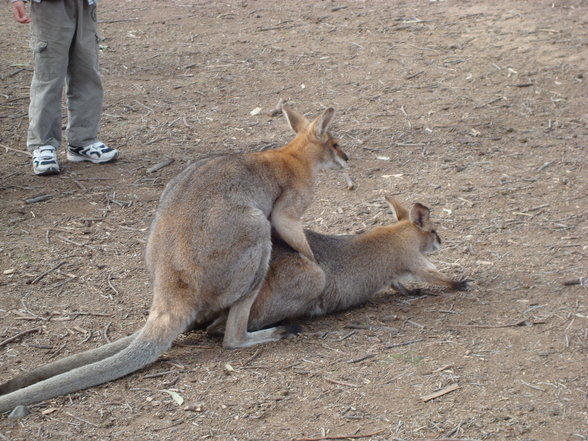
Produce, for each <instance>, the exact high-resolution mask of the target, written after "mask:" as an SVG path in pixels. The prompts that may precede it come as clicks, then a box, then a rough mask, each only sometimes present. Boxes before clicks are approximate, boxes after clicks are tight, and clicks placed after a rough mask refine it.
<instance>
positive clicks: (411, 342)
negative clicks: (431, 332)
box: [384, 338, 425, 349]
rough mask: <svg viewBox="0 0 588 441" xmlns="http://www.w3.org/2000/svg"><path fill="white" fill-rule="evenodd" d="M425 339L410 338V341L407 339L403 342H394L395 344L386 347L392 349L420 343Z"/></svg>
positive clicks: (385, 347)
mask: <svg viewBox="0 0 588 441" xmlns="http://www.w3.org/2000/svg"><path fill="white" fill-rule="evenodd" d="M424 340H425V339H424V338H419V339H418V340H410V341H405V342H403V343H394V344H393V345H388V346H384V349H392V348H397V347H400V346H408V345H412V344H414V343H419V342H421V341H424Z"/></svg>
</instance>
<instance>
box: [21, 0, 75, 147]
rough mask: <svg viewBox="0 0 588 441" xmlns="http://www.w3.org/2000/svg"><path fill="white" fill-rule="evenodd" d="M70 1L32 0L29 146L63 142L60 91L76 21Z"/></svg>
mask: <svg viewBox="0 0 588 441" xmlns="http://www.w3.org/2000/svg"><path fill="white" fill-rule="evenodd" d="M69 3H70V1H59V2H54V1H44V2H40V3H36V2H31V17H32V19H33V21H32V23H31V32H32V38H31V47H32V49H33V56H34V73H33V79H32V82H31V96H30V100H31V101H30V105H29V130H28V134H27V146H28V148H29V150H31V151H33V150H34V149H35V148H37V147H39V146H42V145H52V146H54V147H59V145H60V143H61V94H62V91H63V83H64V81H65V76H66V71H67V64H68V53H69V47H70V43H71V40H72V37H73V35H74V33H75V23H72V20H71V14H70V13H68V10H67V6H68V4H69Z"/></svg>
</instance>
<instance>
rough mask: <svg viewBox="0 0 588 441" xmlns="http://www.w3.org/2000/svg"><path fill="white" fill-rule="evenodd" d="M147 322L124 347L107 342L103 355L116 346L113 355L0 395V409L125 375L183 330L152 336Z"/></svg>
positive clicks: (152, 358)
mask: <svg viewBox="0 0 588 441" xmlns="http://www.w3.org/2000/svg"><path fill="white" fill-rule="evenodd" d="M148 325H149V321H148V323H147V324H146V325H145V327H143V329H142V330H141V331H139V332H138V333H136V334H134V336H135V335H136V336H135V337H134V339H133V338H132V337H133V336H131V337H127V338H128V339H130V340H131V341H130V342H129V343H128V345H127V346H126V347H124V348H123V349H120V346H118V347H117V343H118V342H120V340H119V341H117V342H114V344H112V345H107V346H106V348H107V349H106V350H105V352H103V353H102V355H104V354H105V353H108V352H109V351H111V350H113V349H117V348H118V349H119V351H118V352H115V353H114V354H113V355H110V356H106V357H105V358H102V359H100V360H99V361H96V362H93V363H91V364H87V365H83V366H79V367H76V368H74V369H71V370H67V371H65V372H63V373H60V374H59V375H56V376H54V377H51V378H47V379H45V380H42V381H39V382H37V383H35V384H32V385H30V386H27V387H24V388H23V389H18V390H16V391H14V392H11V393H8V394H6V395H2V396H0V412H6V411H8V410H11V409H13V408H14V407H16V406H18V405H27V404H32V403H38V402H40V401H44V400H48V399H50V398H54V397H56V396H59V395H65V394H68V393H72V392H76V391H79V390H82V389H86V388H88V387H92V386H97V385H99V384H102V383H106V382H108V381H112V380H116V379H117V378H120V377H123V376H125V375H128V374H130V373H131V372H134V371H137V370H139V369H141V368H142V367H144V366H146V365H148V364H150V363H152V362H154V361H155V360H157V358H158V357H159V356H160V355H161V354H162V353H163V352H165V351H166V350H167V349H169V347H170V346H171V344H172V342H173V340H174V339H175V337H176V336H177V335H178V334H179V333H180V332H182V331H183V329H181V330H177V332H168V333H166V334H167V335H166V336H161V335H157V337H158V338H156V339H151V338H149V336H152V335H156V334H153V333H150V332H146V330H147V327H148ZM174 331H176V330H174ZM122 340H123V343H121V346H124V345H125V344H126V343H127V342H126V341H124V340H125V339H122Z"/></svg>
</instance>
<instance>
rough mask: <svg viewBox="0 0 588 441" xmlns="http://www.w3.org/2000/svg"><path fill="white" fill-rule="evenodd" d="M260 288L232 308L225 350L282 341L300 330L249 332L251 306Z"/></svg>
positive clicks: (281, 329)
mask: <svg viewBox="0 0 588 441" xmlns="http://www.w3.org/2000/svg"><path fill="white" fill-rule="evenodd" d="M260 288H261V287H257V288H256V289H255V291H254V292H253V293H252V294H250V295H248V296H246V297H243V298H241V299H239V300H238V301H237V302H235V303H234V304H233V305H232V306H231V307H230V309H229V314H228V317H227V320H226V326H225V336H224V339H223V346H224V347H225V348H229V349H236V348H245V347H248V346H253V345H257V344H260V343H268V342H271V341H277V340H281V339H283V338H284V337H287V336H288V335H292V334H296V333H297V331H298V328H294V327H292V328H291V327H287V326H276V327H273V328H268V329H262V330H261V331H253V332H249V331H247V322H248V321H249V312H250V311H251V305H253V302H254V301H255V297H256V296H257V294H258V292H259V290H260ZM219 324H220V323H219Z"/></svg>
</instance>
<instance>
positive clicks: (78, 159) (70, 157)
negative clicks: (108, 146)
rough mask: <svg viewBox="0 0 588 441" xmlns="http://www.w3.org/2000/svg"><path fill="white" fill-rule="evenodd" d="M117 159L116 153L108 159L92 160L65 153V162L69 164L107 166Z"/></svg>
mask: <svg viewBox="0 0 588 441" xmlns="http://www.w3.org/2000/svg"><path fill="white" fill-rule="evenodd" d="M117 158H118V153H117V154H116V155H114V156H113V157H112V158H110V159H92V158H88V157H87V156H80V155H76V154H73V153H70V152H67V160H68V161H70V162H91V163H92V164H107V163H109V162H112V161H115V160H116V159H117Z"/></svg>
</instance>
